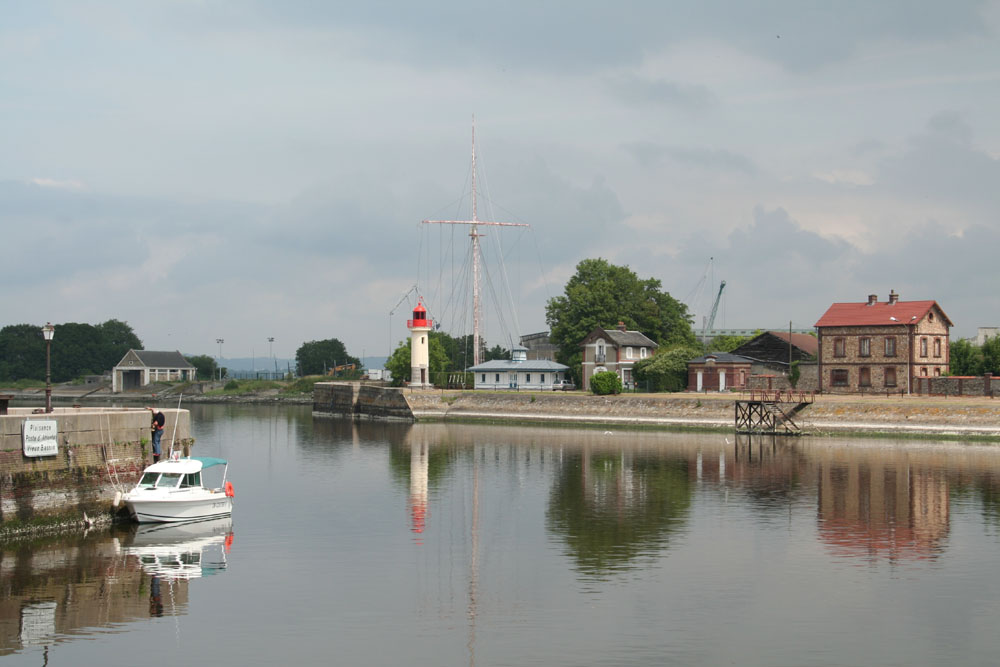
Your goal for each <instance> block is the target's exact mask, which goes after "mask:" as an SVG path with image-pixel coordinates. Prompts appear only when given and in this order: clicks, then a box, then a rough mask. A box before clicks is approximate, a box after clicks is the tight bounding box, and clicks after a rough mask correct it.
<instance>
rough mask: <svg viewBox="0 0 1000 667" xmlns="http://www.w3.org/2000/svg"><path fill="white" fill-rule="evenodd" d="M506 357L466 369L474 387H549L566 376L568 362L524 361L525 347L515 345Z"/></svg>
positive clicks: (542, 388)
mask: <svg viewBox="0 0 1000 667" xmlns="http://www.w3.org/2000/svg"><path fill="white" fill-rule="evenodd" d="M510 357H511V358H510V359H494V360H492V361H486V362H483V363H481V364H477V365H476V366H470V367H469V368H467V369H466V371H467V372H469V373H473V374H474V376H475V377H474V380H473V387H474V388H475V389H525V390H542V391H546V390H548V391H551V390H552V384H553V383H554V382H559V381H562V380H565V379H566V371H568V370H569V366H566V365H565V364H560V363H556V362H555V361H549V360H547V359H534V360H531V361H528V348H526V347H522V346H520V345H515V346H514V347H513V349H511V351H510Z"/></svg>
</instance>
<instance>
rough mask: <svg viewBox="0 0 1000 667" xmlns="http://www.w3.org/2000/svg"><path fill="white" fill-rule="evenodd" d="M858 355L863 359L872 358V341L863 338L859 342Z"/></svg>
mask: <svg viewBox="0 0 1000 667" xmlns="http://www.w3.org/2000/svg"><path fill="white" fill-rule="evenodd" d="M858 354H859V355H861V356H862V357H870V356H872V339H871V338H861V339H859V340H858Z"/></svg>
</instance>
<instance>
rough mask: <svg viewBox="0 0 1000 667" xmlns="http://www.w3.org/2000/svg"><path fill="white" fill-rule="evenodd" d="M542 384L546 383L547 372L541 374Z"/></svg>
mask: <svg viewBox="0 0 1000 667" xmlns="http://www.w3.org/2000/svg"><path fill="white" fill-rule="evenodd" d="M539 382H541V383H542V384H545V373H542V374H541V379H540V380H539Z"/></svg>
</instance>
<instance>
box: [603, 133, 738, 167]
mask: <svg viewBox="0 0 1000 667" xmlns="http://www.w3.org/2000/svg"><path fill="white" fill-rule="evenodd" d="M622 148H623V149H624V150H625V151H626V152H628V153H629V154H630V155H631V156H633V157H634V158H635V159H636V161H637V162H638V163H639V164H640V165H641V166H642V167H643V168H646V169H649V168H653V167H656V166H659V165H660V164H662V163H663V160H664V159H670V160H673V161H674V162H676V163H678V164H680V165H684V166H687V167H696V168H698V169H704V170H706V171H723V172H741V173H744V174H754V173H755V172H756V171H757V167H756V165H755V164H754V163H753V161H752V160H750V159H749V158H747V157H746V156H744V155H740V154H738V153H733V152H731V151H726V150H716V149H711V148H700V147H690V146H663V145H660V144H657V143H654V142H650V141H635V142H630V143H626V144H622Z"/></svg>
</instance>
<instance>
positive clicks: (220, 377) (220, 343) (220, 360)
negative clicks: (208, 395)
mask: <svg viewBox="0 0 1000 667" xmlns="http://www.w3.org/2000/svg"><path fill="white" fill-rule="evenodd" d="M215 342H216V343H218V344H219V382H222V344H223V343H225V342H226V339H224V338H216V339H215Z"/></svg>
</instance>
